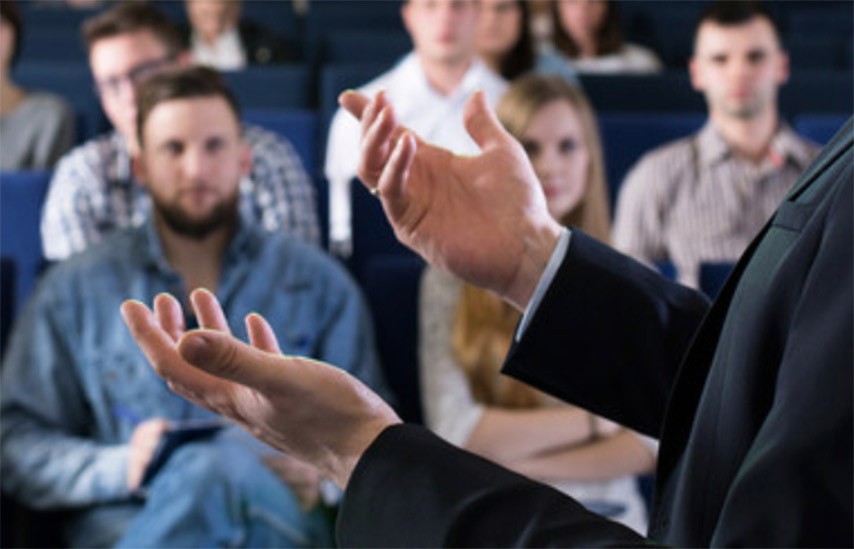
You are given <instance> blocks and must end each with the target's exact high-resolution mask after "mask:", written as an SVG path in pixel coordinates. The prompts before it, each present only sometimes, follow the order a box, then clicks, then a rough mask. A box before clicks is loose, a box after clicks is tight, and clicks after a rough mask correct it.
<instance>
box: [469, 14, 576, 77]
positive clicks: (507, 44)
mask: <svg viewBox="0 0 854 549" xmlns="http://www.w3.org/2000/svg"><path fill="white" fill-rule="evenodd" d="M530 9H531V8H530V6H529V3H528V1H527V0H480V17H479V19H478V23H477V37H476V39H475V47H476V50H477V54H478V56H480V59H481V60H482V61H483V62H484V63H485V64H486V66H487V67H489V68H490V69H492V70H493V71H494V72H496V73H497V74H500V75H501V76H503V77H504V78H506V79H507V80H513V79H514V78H516V77H518V76H520V75H522V74H524V73H526V72H529V71H532V70H534V71H537V72H544V73H554V74H558V75H560V76H562V77H564V78H566V79H567V80H568V81H569V82H572V83H574V84H577V83H578V78H577V77H576V76H575V72H574V71H573V70H572V68H571V67H570V66H569V65H568V64H567V63H565V62H564V60H563V59H562V58H561V56H560V55H558V54H556V53H555V52H554V51H553V50H550V49H546V50H542V51H538V50H537V49H536V46H535V45H534V40H533V37H532V34H531V21H530V19H531V13H530Z"/></svg>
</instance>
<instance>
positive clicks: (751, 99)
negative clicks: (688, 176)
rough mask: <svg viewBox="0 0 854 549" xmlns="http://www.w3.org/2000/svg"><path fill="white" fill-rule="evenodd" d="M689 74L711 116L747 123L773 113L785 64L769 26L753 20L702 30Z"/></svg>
mask: <svg viewBox="0 0 854 549" xmlns="http://www.w3.org/2000/svg"><path fill="white" fill-rule="evenodd" d="M690 70H691V82H692V84H693V86H694V89H696V90H698V91H701V92H703V93H704V94H705V96H706V102H707V103H708V106H709V111H710V113H711V114H713V115H717V116H725V117H729V118H738V119H745V120H746V119H751V118H754V117H756V116H758V115H760V114H762V113H766V112H768V110H769V109H773V110H776V108H777V90H778V88H779V87H780V86H781V85H782V84H783V83H785V82H786V80H787V79H788V77H789V62H788V57H787V56H786V54H785V53H784V52H783V51H782V50H781V49H780V44H779V42H778V40H777V37H776V35H775V33H774V29H773V27H772V26H771V23H770V22H769V21H768V20H767V19H765V18H764V17H754V18H753V19H751V20H749V21H747V22H745V23H743V24H740V25H729V26H721V25H718V24H716V23H714V22H706V23H704V24H702V25H701V26H700V29H699V31H698V32H697V38H696V45H695V51H694V57H693V58H692V59H691V63H690Z"/></svg>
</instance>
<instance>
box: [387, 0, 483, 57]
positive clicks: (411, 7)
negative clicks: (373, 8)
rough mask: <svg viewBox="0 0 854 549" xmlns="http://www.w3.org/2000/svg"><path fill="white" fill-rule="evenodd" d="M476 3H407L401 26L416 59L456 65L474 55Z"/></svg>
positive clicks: (434, 0) (471, 0) (456, 0)
mask: <svg viewBox="0 0 854 549" xmlns="http://www.w3.org/2000/svg"><path fill="white" fill-rule="evenodd" d="M479 7H480V6H479V5H478V2H477V1H476V0H409V1H408V2H407V3H406V4H404V5H403V8H402V14H403V23H404V25H405V26H406V30H407V31H408V32H409V35H410V36H411V37H412V42H413V44H414V46H415V51H416V52H417V53H418V55H419V56H421V57H422V58H424V59H425V60H428V61H430V62H434V63H460V62H464V61H467V60H468V59H469V58H471V57H472V56H473V55H474V51H475V50H474V46H475V34H476V30H477V18H478V14H479V12H480V9H479Z"/></svg>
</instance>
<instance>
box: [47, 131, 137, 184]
mask: <svg viewBox="0 0 854 549" xmlns="http://www.w3.org/2000/svg"><path fill="white" fill-rule="evenodd" d="M120 162H130V156H129V154H128V152H127V150H126V149H125V147H124V145H123V142H122V140H121V138H120V137H119V136H118V134H117V133H116V132H109V133H106V134H103V135H100V136H98V137H95V138H93V139H90V140H89V141H86V142H85V143H83V144H82V145H78V146H77V147H74V148H73V149H71V151H69V152H68V153H67V154H66V155H65V156H63V157H62V158H61V159H60V160H59V163H58V164H57V167H56V171H57V173H62V174H64V175H68V173H69V172H76V171H84V172H87V173H86V175H87V177H93V176H100V174H106V173H107V172H109V171H111V170H110V168H111V167H114V166H116V165H117V164H119V163H120ZM54 179H56V176H54ZM98 181H99V180H98V177H95V180H90V181H88V183H90V184H92V183H97V182H98Z"/></svg>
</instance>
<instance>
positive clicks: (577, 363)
mask: <svg viewBox="0 0 854 549" xmlns="http://www.w3.org/2000/svg"><path fill="white" fill-rule="evenodd" d="M707 309H708V301H707V300H706V299H705V298H704V297H703V296H702V295H701V294H699V293H698V292H696V291H694V290H691V289H689V288H686V287H684V286H681V285H679V284H676V283H673V282H671V281H669V280H667V279H665V278H664V277H662V276H660V275H659V274H658V273H655V272H654V271H652V270H650V269H648V268H646V267H644V266H643V265H641V264H640V263H638V262H636V261H634V260H632V259H630V258H628V257H627V256H624V255H622V254H620V253H618V252H616V251H614V250H613V249H612V248H610V247H608V246H606V245H604V244H601V243H599V242H597V241H596V240H595V239H593V238H591V237H589V236H587V235H585V234H584V233H583V232H581V231H579V230H573V236H572V241H571V242H570V245H569V250H568V251H567V254H566V257H565V258H564V260H563V263H562V264H561V266H560V268H559V269H558V272H557V275H556V276H555V279H554V280H553V281H552V284H551V285H550V287H549V289H548V291H547V292H546V296H545V298H544V299H543V301H542V303H541V304H540V306H539V308H538V309H537V310H536V312H535V313H534V315H533V317H532V318H531V319H530V322H529V324H528V327H527V329H526V330H525V332H524V334H523V336H522V338H521V339H520V340H519V341H518V342H517V343H515V344H514V345H513V347H512V348H511V349H510V352H509V354H508V357H507V360H506V362H505V364H504V368H503V372H504V373H506V374H508V375H511V376H513V377H515V378H517V379H519V380H521V381H523V382H525V383H528V384H529V385H532V386H534V387H537V388H538V389H540V390H543V391H545V392H548V393H550V394H552V395H554V396H556V397H558V398H560V399H562V400H564V401H567V402H571V403H573V404H576V405H578V406H581V407H582V408H586V409H588V410H590V411H592V412H594V413H596V414H599V415H602V416H604V417H608V418H610V419H612V420H614V421H616V422H618V423H620V424H622V425H625V426H627V427H630V428H631V429H634V430H635V431H638V432H641V433H644V434H646V435H650V436H653V437H658V436H659V434H660V429H661V425H662V421H663V417H664V410H665V406H666V404H667V399H668V395H669V391H670V387H671V385H672V383H673V379H674V377H675V375H676V372H677V370H678V368H679V365H680V363H681V360H682V357H683V355H684V354H685V351H686V350H687V348H688V345H689V344H690V342H691V340H692V338H693V335H694V332H695V330H696V329H697V327H698V326H699V323H700V321H701V320H702V318H703V316H704V314H705V312H706V311H707Z"/></svg>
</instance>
